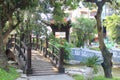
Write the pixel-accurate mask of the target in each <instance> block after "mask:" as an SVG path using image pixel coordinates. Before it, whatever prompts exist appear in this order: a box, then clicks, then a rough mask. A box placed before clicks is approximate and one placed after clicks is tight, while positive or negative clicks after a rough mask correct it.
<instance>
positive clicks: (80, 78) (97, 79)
mask: <svg viewBox="0 0 120 80" xmlns="http://www.w3.org/2000/svg"><path fill="white" fill-rule="evenodd" d="M73 78H74V79H75V80H84V77H83V76H82V75H73ZM93 80H120V78H112V79H109V78H105V77H103V76H95V77H94V79H93Z"/></svg>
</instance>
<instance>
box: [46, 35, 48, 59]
mask: <svg viewBox="0 0 120 80" xmlns="http://www.w3.org/2000/svg"><path fill="white" fill-rule="evenodd" d="M47 48H48V38H47V37H46V51H45V52H46V53H45V57H47V55H48V51H47Z"/></svg>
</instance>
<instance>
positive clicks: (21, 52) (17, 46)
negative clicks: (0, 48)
mask: <svg viewBox="0 0 120 80" xmlns="http://www.w3.org/2000/svg"><path fill="white" fill-rule="evenodd" d="M30 41H31V37H30ZM11 45H12V46H11ZM12 47H13V48H14V51H16V54H15V55H16V59H17V61H18V64H19V66H20V67H21V69H23V72H24V73H25V74H31V73H32V69H31V42H29V44H28V45H26V44H25V42H24V41H21V39H20V36H17V35H16V34H15V35H13V34H12V35H11V38H9V40H8V43H7V45H6V48H7V49H9V48H12Z"/></svg>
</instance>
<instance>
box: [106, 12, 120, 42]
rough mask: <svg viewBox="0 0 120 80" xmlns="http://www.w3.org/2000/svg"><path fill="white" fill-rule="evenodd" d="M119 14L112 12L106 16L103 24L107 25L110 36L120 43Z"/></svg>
mask: <svg viewBox="0 0 120 80" xmlns="http://www.w3.org/2000/svg"><path fill="white" fill-rule="evenodd" d="M119 21H120V16H119V15H115V14H113V15H112V16H108V17H107V18H106V19H105V21H104V25H105V26H106V27H107V30H108V32H109V34H108V35H109V36H110V38H111V39H112V40H113V41H115V42H116V43H120V22H119Z"/></svg>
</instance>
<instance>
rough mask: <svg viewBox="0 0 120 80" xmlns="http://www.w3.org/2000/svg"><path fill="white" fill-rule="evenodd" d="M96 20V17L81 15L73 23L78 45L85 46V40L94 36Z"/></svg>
mask: <svg viewBox="0 0 120 80" xmlns="http://www.w3.org/2000/svg"><path fill="white" fill-rule="evenodd" d="M95 25H96V22H95V20H94V19H89V18H84V17H80V18H77V19H76V22H75V23H73V24H72V26H73V34H75V36H77V46H78V47H80V46H83V45H84V42H85V41H87V40H91V39H93V37H94V33H95V30H96V29H95Z"/></svg>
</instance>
